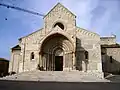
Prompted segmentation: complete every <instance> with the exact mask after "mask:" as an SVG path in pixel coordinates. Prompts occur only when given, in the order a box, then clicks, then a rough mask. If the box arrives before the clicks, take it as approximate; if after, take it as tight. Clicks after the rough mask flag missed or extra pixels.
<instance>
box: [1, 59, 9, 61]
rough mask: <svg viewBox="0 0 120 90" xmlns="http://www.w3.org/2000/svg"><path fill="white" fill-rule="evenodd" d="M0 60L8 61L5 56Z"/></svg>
mask: <svg viewBox="0 0 120 90" xmlns="http://www.w3.org/2000/svg"><path fill="white" fill-rule="evenodd" d="M0 61H8V60H7V59H5V58H0Z"/></svg>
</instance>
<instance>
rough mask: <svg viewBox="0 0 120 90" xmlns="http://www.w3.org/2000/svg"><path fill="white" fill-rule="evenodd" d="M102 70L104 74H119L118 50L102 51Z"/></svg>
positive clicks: (119, 56) (119, 60)
mask: <svg viewBox="0 0 120 90" xmlns="http://www.w3.org/2000/svg"><path fill="white" fill-rule="evenodd" d="M103 50H104V52H105V54H104V55H102V61H103V70H104V71H105V72H110V73H115V74H119V73H120V48H105V49H102V52H103Z"/></svg>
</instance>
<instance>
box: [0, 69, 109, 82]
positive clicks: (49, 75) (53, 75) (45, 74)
mask: <svg viewBox="0 0 120 90" xmlns="http://www.w3.org/2000/svg"><path fill="white" fill-rule="evenodd" d="M1 80H20V81H21V80H22V81H57V82H109V81H108V80H106V79H102V78H99V77H96V75H94V74H90V73H87V72H80V71H39V70H35V71H27V72H22V73H19V74H15V75H11V76H6V77H3V78H1Z"/></svg>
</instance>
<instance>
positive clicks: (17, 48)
mask: <svg viewBox="0 0 120 90" xmlns="http://www.w3.org/2000/svg"><path fill="white" fill-rule="evenodd" d="M12 50H21V47H20V46H19V45H16V46H14V47H13V48H12Z"/></svg>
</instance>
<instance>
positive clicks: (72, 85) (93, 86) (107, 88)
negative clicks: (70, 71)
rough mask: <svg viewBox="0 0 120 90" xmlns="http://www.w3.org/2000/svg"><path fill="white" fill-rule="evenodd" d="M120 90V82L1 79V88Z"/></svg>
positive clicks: (29, 89)
mask: <svg viewBox="0 0 120 90" xmlns="http://www.w3.org/2000/svg"><path fill="white" fill-rule="evenodd" d="M101 89H103V90H120V83H107V82H102V83H99V82H94V83H93V82H91V83H90V82H89V83H86V82H47V81H44V82H41V81H40V82H39V81H38V82H37V81H7V80H1V81H0V90H101Z"/></svg>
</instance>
